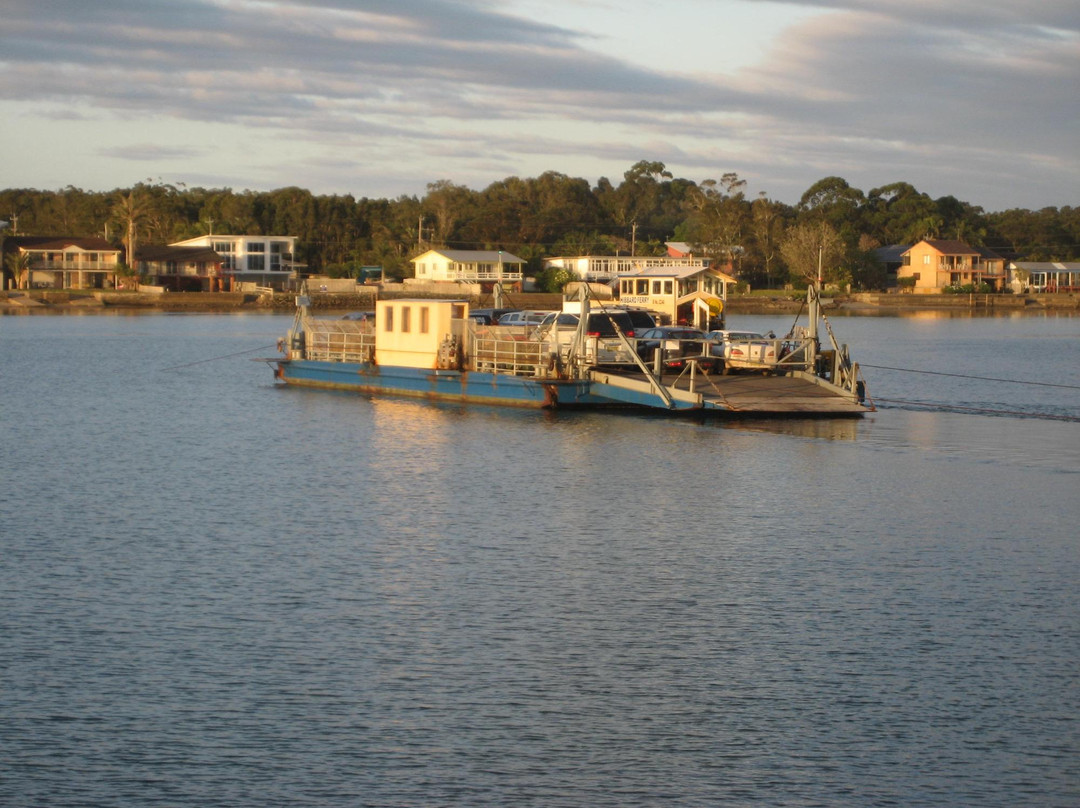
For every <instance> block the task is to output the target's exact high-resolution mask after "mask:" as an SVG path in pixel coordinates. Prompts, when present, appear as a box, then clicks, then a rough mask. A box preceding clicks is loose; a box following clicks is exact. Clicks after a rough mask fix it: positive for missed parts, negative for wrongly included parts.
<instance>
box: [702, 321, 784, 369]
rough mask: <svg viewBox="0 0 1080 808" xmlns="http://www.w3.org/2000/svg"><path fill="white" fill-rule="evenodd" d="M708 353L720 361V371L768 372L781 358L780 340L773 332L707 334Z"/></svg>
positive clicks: (712, 332)
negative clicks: (720, 358) (721, 367)
mask: <svg viewBox="0 0 1080 808" xmlns="http://www.w3.org/2000/svg"><path fill="white" fill-rule="evenodd" d="M707 338H708V340H709V343H710V346H711V348H710V353H712V354H713V355H714V356H720V357H723V360H724V370H725V372H727V371H729V370H759V371H762V372H766V373H767V372H770V371H772V370H774V369H775V368H776V363H777V362H779V361H780V359H781V358H783V351H782V350H781V343H782V340H778V339H776V335H775V334H774V333H773V332H771V331H770V332H769V333H768V334H760V333H758V332H756V331H710V332H709V333H708V335H707Z"/></svg>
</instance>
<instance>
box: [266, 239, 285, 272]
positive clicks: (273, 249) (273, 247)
mask: <svg viewBox="0 0 1080 808" xmlns="http://www.w3.org/2000/svg"><path fill="white" fill-rule="evenodd" d="M288 246H289V245H288V244H287V243H286V242H284V241H271V242H270V270H271V271H272V272H278V271H280V270H282V269H285V267H283V266H282V265H281V256H282V255H284V254H285V252H287V250H286V247H288Z"/></svg>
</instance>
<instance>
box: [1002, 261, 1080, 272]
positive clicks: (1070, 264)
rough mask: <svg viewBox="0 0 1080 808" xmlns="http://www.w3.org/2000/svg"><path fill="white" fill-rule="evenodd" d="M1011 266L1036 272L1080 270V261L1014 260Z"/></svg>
mask: <svg viewBox="0 0 1080 808" xmlns="http://www.w3.org/2000/svg"><path fill="white" fill-rule="evenodd" d="M1009 266H1010V267H1011V268H1012V269H1026V270H1028V271H1032V270H1033V271H1036V272H1054V271H1057V272H1080V261H1013V262H1012V263H1010V264H1009Z"/></svg>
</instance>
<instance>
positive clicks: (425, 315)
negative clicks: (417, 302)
mask: <svg viewBox="0 0 1080 808" xmlns="http://www.w3.org/2000/svg"><path fill="white" fill-rule="evenodd" d="M430 315H431V308H430V307H429V306H421V307H420V333H421V334H426V333H427V332H428V330H429V328H430Z"/></svg>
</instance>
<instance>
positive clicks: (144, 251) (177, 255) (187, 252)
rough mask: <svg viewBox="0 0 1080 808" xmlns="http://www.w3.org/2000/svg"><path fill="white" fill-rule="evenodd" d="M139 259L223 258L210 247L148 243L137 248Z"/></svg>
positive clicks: (136, 254)
mask: <svg viewBox="0 0 1080 808" xmlns="http://www.w3.org/2000/svg"><path fill="white" fill-rule="evenodd" d="M135 259H136V260H138V261H213V262H214V263H221V261H222V258H221V256H220V255H218V254H217V253H216V252H214V251H213V250H211V249H210V248H209V247H174V246H172V245H166V244H148V245H147V246H145V247H136V248H135Z"/></svg>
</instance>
